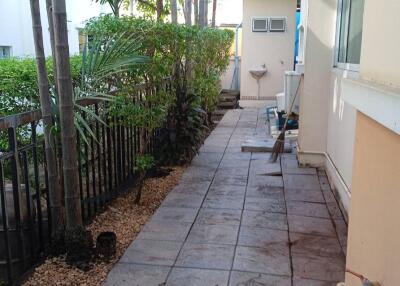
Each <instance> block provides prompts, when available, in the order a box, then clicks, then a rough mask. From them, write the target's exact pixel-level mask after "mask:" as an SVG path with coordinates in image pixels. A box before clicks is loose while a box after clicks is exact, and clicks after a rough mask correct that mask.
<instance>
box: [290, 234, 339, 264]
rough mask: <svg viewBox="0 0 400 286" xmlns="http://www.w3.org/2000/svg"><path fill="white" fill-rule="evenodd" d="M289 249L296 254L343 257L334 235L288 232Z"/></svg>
mask: <svg viewBox="0 0 400 286" xmlns="http://www.w3.org/2000/svg"><path fill="white" fill-rule="evenodd" d="M289 236H290V242H291V245H292V248H291V251H292V253H296V254H299V255H301V254H303V255H306V254H313V255H317V256H324V257H341V258H343V252H342V248H341V246H340V244H339V241H338V239H337V238H336V237H326V236H316V235H309V234H302V233H293V232H291V233H290V234H289Z"/></svg>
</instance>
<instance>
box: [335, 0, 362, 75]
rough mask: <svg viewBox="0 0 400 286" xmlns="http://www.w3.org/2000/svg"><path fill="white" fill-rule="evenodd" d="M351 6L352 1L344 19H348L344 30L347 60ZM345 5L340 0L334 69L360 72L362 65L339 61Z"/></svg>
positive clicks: (338, 3)
mask: <svg viewBox="0 0 400 286" xmlns="http://www.w3.org/2000/svg"><path fill="white" fill-rule="evenodd" d="M351 4H352V0H349V7H348V9H347V13H346V15H345V16H344V17H346V19H345V20H346V21H345V23H344V25H345V28H346V29H345V30H344V32H345V34H344V41H345V42H346V45H345V47H344V49H345V55H346V58H347V48H348V44H349V29H350V13H351ZM343 5H344V0H338V2H337V10H336V36H335V52H334V57H335V58H334V67H336V68H339V69H343V70H349V71H354V72H359V71H360V64H353V63H347V62H340V61H339V53H340V47H341V43H340V36H341V28H342V18H343V13H342V11H343Z"/></svg>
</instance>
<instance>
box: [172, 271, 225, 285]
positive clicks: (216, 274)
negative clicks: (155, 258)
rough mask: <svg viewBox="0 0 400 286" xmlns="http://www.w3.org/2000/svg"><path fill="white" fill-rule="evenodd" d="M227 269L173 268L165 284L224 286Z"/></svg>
mask: <svg viewBox="0 0 400 286" xmlns="http://www.w3.org/2000/svg"><path fill="white" fill-rule="evenodd" d="M228 279H229V271H223V270H207V269H193V268H174V269H173V270H172V272H171V274H170V276H169V278H168V280H167V284H166V286H226V285H228Z"/></svg>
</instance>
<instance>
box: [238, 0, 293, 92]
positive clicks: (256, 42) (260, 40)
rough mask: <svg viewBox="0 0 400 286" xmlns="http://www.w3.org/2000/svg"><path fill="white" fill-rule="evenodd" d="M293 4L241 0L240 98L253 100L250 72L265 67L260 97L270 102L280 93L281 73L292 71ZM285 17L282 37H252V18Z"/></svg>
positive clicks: (254, 84) (289, 0) (280, 0)
mask: <svg viewBox="0 0 400 286" xmlns="http://www.w3.org/2000/svg"><path fill="white" fill-rule="evenodd" d="M296 7H297V6H296V0H243V43H242V51H243V52H242V69H241V98H242V99H244V98H247V99H256V98H257V94H258V87H257V81H256V80H255V79H254V78H253V77H252V76H251V75H250V72H249V71H250V70H251V69H253V68H260V67H261V65H263V64H265V65H266V68H267V70H268V72H267V75H266V76H264V77H263V78H262V79H261V80H260V97H261V98H272V97H274V96H275V95H276V94H277V93H280V92H282V91H283V77H284V72H285V71H287V70H293V64H294V41H295V32H296V22H295V13H296ZM264 16H266V17H282V16H283V17H287V29H286V32H285V33H254V32H253V31H252V18H253V17H264Z"/></svg>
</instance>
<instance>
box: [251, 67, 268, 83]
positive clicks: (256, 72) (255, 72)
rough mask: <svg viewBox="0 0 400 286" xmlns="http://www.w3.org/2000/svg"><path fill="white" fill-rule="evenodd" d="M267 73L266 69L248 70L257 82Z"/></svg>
mask: <svg viewBox="0 0 400 286" xmlns="http://www.w3.org/2000/svg"><path fill="white" fill-rule="evenodd" d="M266 73H267V69H266V68H259V69H252V70H250V74H251V75H252V76H253V77H254V78H255V79H257V80H259V79H260V78H262V77H263V76H264V75H265V74H266Z"/></svg>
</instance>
